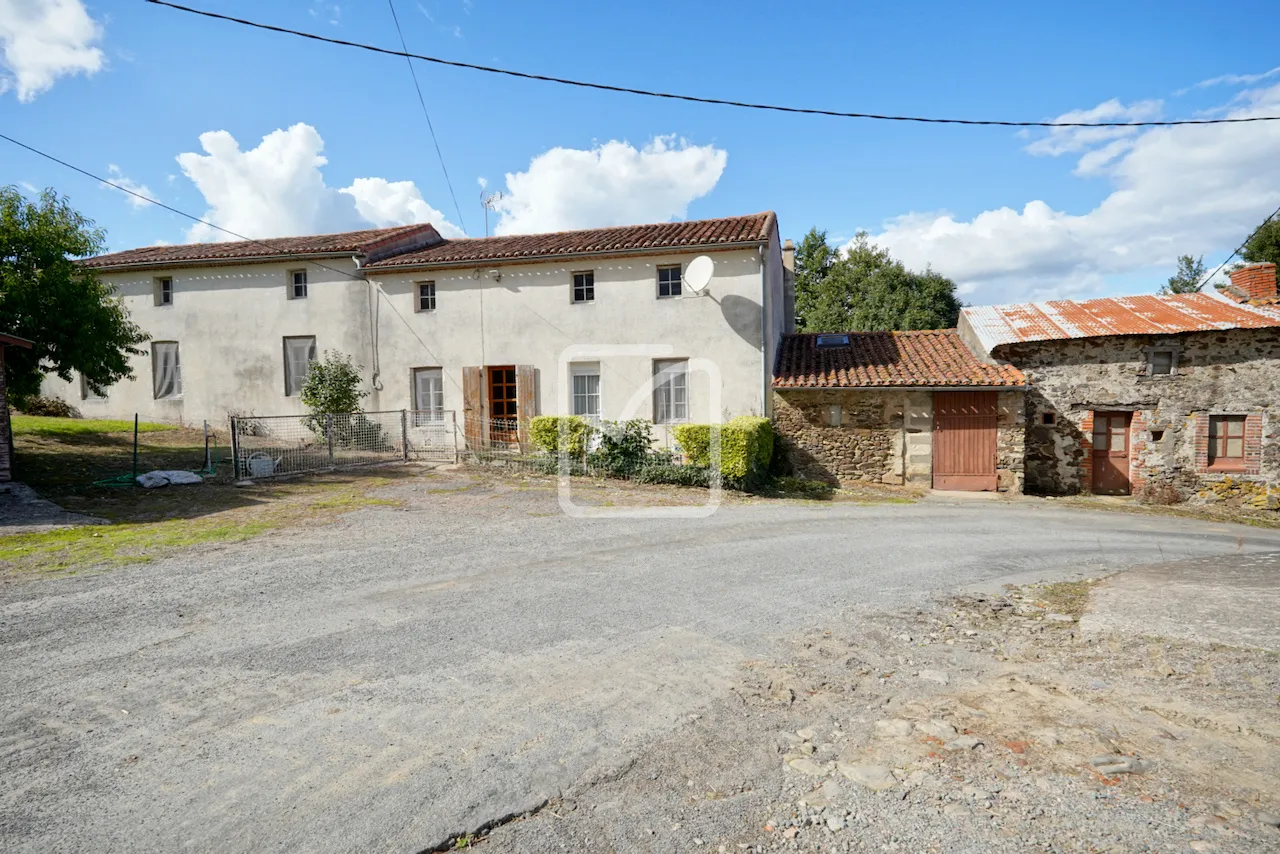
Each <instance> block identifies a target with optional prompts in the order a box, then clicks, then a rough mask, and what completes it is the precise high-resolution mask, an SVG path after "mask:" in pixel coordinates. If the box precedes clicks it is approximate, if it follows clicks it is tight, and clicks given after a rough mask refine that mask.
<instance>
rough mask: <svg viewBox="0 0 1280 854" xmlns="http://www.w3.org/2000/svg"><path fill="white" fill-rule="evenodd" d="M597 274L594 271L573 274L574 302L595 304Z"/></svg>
mask: <svg viewBox="0 0 1280 854" xmlns="http://www.w3.org/2000/svg"><path fill="white" fill-rule="evenodd" d="M595 300H596V274H595V271H594V270H585V271H583V272H581V273H574V274H573V301H574V302H595Z"/></svg>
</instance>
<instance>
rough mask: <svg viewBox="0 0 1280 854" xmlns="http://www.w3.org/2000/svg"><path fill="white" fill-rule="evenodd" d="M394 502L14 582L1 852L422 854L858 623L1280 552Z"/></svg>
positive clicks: (1193, 527)
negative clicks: (1006, 584) (967, 592)
mask: <svg viewBox="0 0 1280 854" xmlns="http://www.w3.org/2000/svg"><path fill="white" fill-rule="evenodd" d="M395 489H396V490H397V491H398V493H399V494H402V495H406V496H408V497H409V498H410V504H409V506H408V507H406V508H404V509H393V508H381V507H380V508H375V509H369V510H362V511H360V512H358V513H354V514H351V515H348V516H346V517H344V519H343V520H342V521H341V522H339V523H337V524H335V525H332V526H329V527H328V528H326V529H324V530H323V531H320V532H317V531H315V530H311V531H299V532H293V533H289V534H285V535H279V536H274V537H270V538H265V539H261V540H258V541H256V542H250V543H246V544H242V545H237V546H233V547H228V548H225V549H220V550H209V551H205V552H202V553H197V554H191V555H189V556H185V557H182V558H180V559H170V560H165V561H160V562H156V563H154V564H148V565H142V566H136V567H128V568H123V569H117V570H112V571H110V572H105V573H101V574H96V575H80V576H69V577H63V578H48V579H39V580H16V581H9V582H8V583H5V584H4V585H3V586H0V642H2V644H3V646H2V647H0V679H2V680H3V685H4V691H3V695H2V698H0V715H2V720H3V729H2V731H0V848H2V849H3V850H5V851H31V852H37V851H38V852H54V851H89V850H93V851H112V852H133V851H155V852H173V851H179V850H192V851H211V850H218V851H227V852H238V851H244V852H249V851H253V852H257V851H266V850H271V851H308V852H336V851H395V852H418V851H422V850H424V849H428V848H430V847H432V846H434V845H437V844H439V843H441V842H443V841H444V840H445V839H447V838H448V837H449V836H450V835H451V834H454V833H457V832H462V831H470V830H472V829H474V828H476V827H479V826H481V825H484V824H485V823H486V822H489V821H492V820H495V819H498V818H501V817H503V816H506V815H509V814H512V813H517V812H520V811H523V810H525V809H528V808H530V807H533V806H536V805H537V804H538V803H540V802H541V801H542V800H544V799H545V798H547V797H552V796H555V795H556V794H557V793H558V792H560V791H561V790H563V789H564V788H565V787H567V786H569V785H571V784H574V783H575V782H580V781H581V780H583V779H584V778H588V779H589V778H591V777H592V776H605V777H607V776H608V774H609V772H610V770H611V769H614V768H618V767H621V766H622V765H623V764H624V763H625V762H626V759H627V757H628V756H629V755H631V754H633V753H634V752H635V751H636V750H637V749H638V748H639V747H641V746H643V745H644V744H646V743H648V742H650V741H652V740H654V739H656V738H658V737H660V736H661V735H663V734H664V733H666V732H668V731H669V730H670V729H671V728H672V727H673V726H674V725H675V724H676V722H677V721H680V720H683V719H684V718H685V716H686V715H688V714H689V713H691V712H696V711H697V710H698V709H699V708H700V707H702V706H703V705H705V704H706V703H708V702H709V701H710V700H711V699H712V698H713V697H715V696H717V695H719V694H721V693H722V692H723V691H724V690H725V689H726V688H727V687H729V686H730V685H732V684H734V682H735V680H736V679H737V672H738V671H737V668H738V667H739V666H740V665H741V663H742V662H743V661H744V660H746V659H750V658H753V657H762V656H768V655H770V653H771V652H772V651H774V650H775V649H777V646H776V644H777V642H778V641H779V640H780V639H782V638H785V637H789V636H792V635H794V634H795V633H796V632H799V631H802V630H806V629H809V628H813V627H822V626H824V625H831V624H833V622H834V621H839V620H841V619H848V617H847V615H848V613H849V610H850V608H851V606H858V607H866V606H868V605H869V606H884V607H901V606H907V605H910V604H912V603H917V602H922V601H925V600H927V599H929V598H931V597H933V596H936V595H939V594H941V593H943V592H945V591H948V590H952V589H954V588H956V587H959V586H964V585H973V584H978V583H992V582H994V581H998V580H999V579H1000V578H1003V577H1007V576H1016V577H1019V578H1027V577H1029V576H1030V577H1053V576H1065V575H1071V574H1079V573H1093V572H1098V571H1100V570H1102V569H1111V568H1119V567H1123V566H1126V565H1133V564H1138V563H1143V564H1145V563H1151V562H1155V561H1160V560H1166V559H1167V560H1172V559H1181V558H1186V557H1198V556H1212V555H1223V554H1235V553H1240V552H1244V553H1252V552H1265V551H1280V532H1276V531H1265V530H1258V529H1252V528H1245V527H1237V526H1231V525H1215V524H1209V523H1198V522H1190V521H1186V520H1181V519H1166V518H1157V517H1144V516H1134V515H1127V514H1122V513H1110V512H1085V511H1077V510H1061V509H1052V508H1049V507H1046V506H1045V505H1040V504H1006V503H991V502H957V503H947V502H925V503H921V504H917V505H879V506H851V505H839V504H837V505H815V504H804V505H790V504H770V505H752V506H736V507H725V508H722V509H721V510H720V512H718V513H716V514H715V515H714V516H712V517H710V518H708V519H702V520H666V521H661V520H643V519H632V520H589V519H574V518H569V517H566V516H564V515H560V514H559V513H557V512H556V505H555V501H554V496H553V495H551V494H548V493H545V492H537V491H509V492H504V493H501V494H494V493H492V492H491V491H489V490H487V489H481V490H473V491H468V492H464V493H460V494H449V493H446V492H441V491H440V490H439V489H437V488H434V487H432V485H431V482H430V481H426V480H425V479H423V480H414V481H411V482H408V483H407V484H406V485H402V486H398V487H396V488H395ZM842 615H844V616H842Z"/></svg>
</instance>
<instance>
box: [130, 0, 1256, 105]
mask: <svg viewBox="0 0 1280 854" xmlns="http://www.w3.org/2000/svg"><path fill="white" fill-rule="evenodd" d="M146 2H148V3H151V4H152V5H155V6H165V7H168V8H170V9H176V10H177V11H179V12H189V13H191V14H193V15H201V16H203V17H205V18H215V19H217V20H220V21H230V22H231V23H233V24H242V25H244V26H246V27H254V28H256V29H259V30H269V31H271V32H273V33H283V34H285V35H290V36H298V37H299V38H304V39H311V40H313V41H318V42H325V43H327V44H335V45H341V46H343V47H355V48H360V49H361V50H368V51H372V52H374V53H381V54H385V55H387V56H402V57H405V58H406V59H420V60H422V61H423V62H433V63H435V64H437V65H447V66H450V67H453V68H466V69H470V70H471V71H484V72H487V73H489V74H503V75H506V76H508V77H518V78H521V79H523V80H538V81H542V82H544V83H559V84H561V85H564V86H578V87H581V88H584V89H598V90H600V91H604V92H622V93H625V94H628V95H643V96H645V97H649V98H666V99H668V100H672V101H689V102H692V103H695V104H717V105H720V106H725V107H741V108H744V109H749V110H768V111H772V112H776V113H800V114H803V115H813V116H833V117H835V118H842V119H874V120H876V121H886V122H920V123H923V124H938V125H984V126H998V127H1015V128H1141V127H1177V126H1180V125H1225V124H1244V123H1247V122H1274V121H1280V116H1241V117H1238V118H1228V119H1171V120H1168V121H1141V122H1057V121H1053V122H1020V121H1000V120H994V119H947V118H932V117H926V116H894V115H881V114H877V113H854V112H843V111H840V110H825V109H817V108H811V107H786V106H781V105H778V104H756V103H751V102H748V101H732V100H728V99H725V98H704V97H700V96H697V95H680V94H676V93H672V92H656V91H652V90H649V89H635V88H632V87H629V86H612V85H609V84H607V83H591V82H588V81H585V80H572V79H569V78H566V77H551V76H549V75H546V74H532V73H529V72H527V71H513V70H511V69H509V68H496V67H494V66H490V65H476V64H475V63H471V62H459V61H458V60H453V59H442V58H440V57H438V56H426V55H424V54H420V53H409V52H408V49H407V48H406V49H405V50H391V49H390V48H385V47H378V46H376V45H371V44H363V43H361V42H353V41H347V40H346V39H335V38H330V37H329V36H322V35H318V34H316V33H308V32H304V31H302V30H291V29H289V28H288V27H277V26H274V25H272V24H263V23H260V22H258V21H250V20H248V19H245V18H236V17H233V16H231V15H222V14H219V13H217V12H209V11H206V10H204V9H193V8H191V7H190V6H182V5H180V4H178V3H170V2H168V0H146Z"/></svg>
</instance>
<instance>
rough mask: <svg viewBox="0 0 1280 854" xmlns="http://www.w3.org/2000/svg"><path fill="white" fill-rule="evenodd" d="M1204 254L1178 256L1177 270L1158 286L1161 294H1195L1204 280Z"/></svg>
mask: <svg viewBox="0 0 1280 854" xmlns="http://www.w3.org/2000/svg"><path fill="white" fill-rule="evenodd" d="M1204 273H1205V270H1204V256H1203V255H1201V256H1200V257H1199V258H1195V257H1192V256H1191V255H1179V256H1178V272H1176V273H1174V274H1173V275H1172V276H1170V277H1169V282H1168V284H1166V285H1164V286H1162V287H1161V288H1160V293H1162V294H1195V293H1199V292H1200V284H1201V282H1203V281H1204Z"/></svg>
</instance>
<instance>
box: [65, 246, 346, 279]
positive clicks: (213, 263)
mask: <svg viewBox="0 0 1280 854" xmlns="http://www.w3.org/2000/svg"><path fill="white" fill-rule="evenodd" d="M358 254H360V253H359V252H358V251H350V250H348V251H342V252H306V253H287V254H284V255H279V254H277V255H237V256H234V257H230V258H181V259H172V260H168V261H135V262H132V263H127V264H107V265H101V266H100V265H97V264H86V265H85V266H86V267H88V268H89V269H91V270H98V271H99V272H104V273H119V272H127V271H130V270H167V269H170V268H177V267H227V266H234V265H237V264H274V263H277V262H280V261H295V262H304V261H314V260H318V259H331V258H350V257H352V256H353V255H358ZM86 260H89V259H86Z"/></svg>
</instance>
